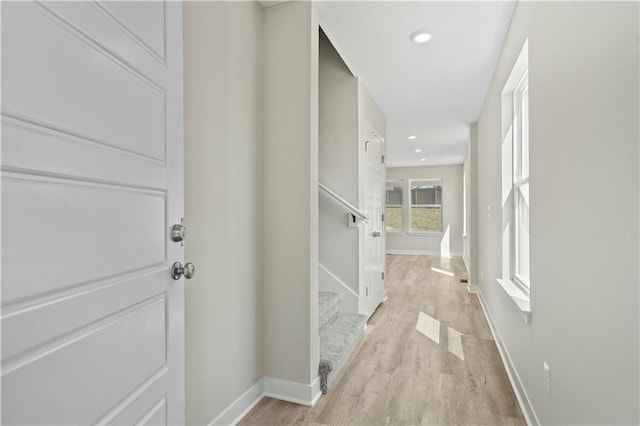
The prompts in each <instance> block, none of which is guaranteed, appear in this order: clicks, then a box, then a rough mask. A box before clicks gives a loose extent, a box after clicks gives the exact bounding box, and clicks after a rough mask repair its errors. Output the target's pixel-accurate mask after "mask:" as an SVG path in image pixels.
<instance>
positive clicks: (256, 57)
mask: <svg viewBox="0 0 640 426" xmlns="http://www.w3.org/2000/svg"><path fill="white" fill-rule="evenodd" d="M261 38H262V8H261V7H260V6H259V5H258V4H257V3H253V2H228V3H227V2H186V3H185V4H184V88H185V109H184V111H185V138H184V140H185V141H184V145H185V225H186V226H187V238H186V242H185V258H186V260H187V261H189V262H193V263H194V264H195V265H196V271H197V272H196V276H195V277H194V278H193V279H191V280H190V281H186V283H185V291H186V309H185V313H186V382H187V383H186V384H187V387H186V400H187V407H186V411H187V417H186V420H187V423H188V424H208V423H210V422H211V421H212V420H213V419H214V418H215V417H217V416H218V414H220V412H221V411H222V410H223V409H224V408H226V407H227V406H228V405H229V404H231V403H232V402H233V401H234V400H235V399H236V398H237V397H239V396H240V395H241V394H242V393H243V392H245V391H246V390H247V389H248V388H249V387H250V386H252V385H253V384H254V383H255V382H256V381H257V380H258V379H260V378H261V377H262V375H263V369H262V339H261V335H262V333H261V328H262V327H261V322H262V321H261V311H262V308H261V301H262V296H261V292H260V287H261V273H260V269H261V268H260V262H261V253H262V252H261V250H262V247H261V239H260V235H261V231H260V227H261V222H260V220H259V218H260V217H261V214H260V209H261V207H260V202H259V198H260V195H259V194H260V190H259V180H260V179H258V177H259V175H260V169H261V153H260V149H261V148H260V147H261V144H262V129H261V112H260V110H261V98H262V90H261V68H262V63H261V57H262V42H261ZM238 52H241V54H239V53H238Z"/></svg>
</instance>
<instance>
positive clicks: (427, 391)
mask: <svg viewBox="0 0 640 426" xmlns="http://www.w3.org/2000/svg"><path fill="white" fill-rule="evenodd" d="M432 268H435V269H437V270H440V272H439V271H435V270H433V269H432ZM442 272H445V273H442ZM446 272H448V273H453V274H454V276H453V277H451V276H449V275H447V274H446ZM466 274H467V273H466V269H465V267H464V264H463V263H462V261H461V260H460V259H446V258H440V257H436V256H399V255H388V256H387V280H386V285H387V295H388V300H387V302H386V303H384V304H383V305H381V306H380V307H379V308H378V310H377V311H376V312H375V313H374V315H373V316H372V317H371V318H370V320H369V323H368V326H367V330H366V333H365V337H364V339H363V341H362V342H361V344H360V345H359V347H358V348H356V350H355V351H354V353H353V355H352V356H351V359H350V360H349V361H348V363H347V365H346V366H345V367H344V369H343V370H342V372H341V373H340V375H339V376H338V377H337V378H336V380H335V381H334V382H333V384H332V386H331V387H330V388H329V393H328V394H327V395H323V396H322V397H321V398H320V400H319V401H318V402H317V404H316V406H315V407H304V406H301V405H297V404H291V403H287V402H283V401H279V400H276V399H272V398H264V399H263V400H262V401H261V402H260V403H259V404H258V405H256V407H255V408H254V409H253V410H251V412H249V414H247V416H246V417H245V418H244V419H243V420H242V421H241V422H240V423H239V424H240V425H294V424H295V425H319V424H321V425H414V424H436V425H454V424H469V425H471V424H473V425H478V424H485V425H524V424H525V422H524V419H523V417H522V413H521V411H520V408H519V406H518V404H517V402H516V397H515V395H514V393H513V390H512V388H511V385H510V384H509V379H508V378H507V375H506V372H505V370H504V367H503V365H502V362H501V360H500V355H499V353H498V350H497V348H496V345H495V342H494V341H493V337H492V335H491V331H490V330H489V327H488V325H487V322H486V319H485V318H484V315H483V313H482V308H481V307H480V303H479V302H478V299H477V297H476V296H475V295H473V294H469V293H468V292H467V290H466V284H463V283H461V282H460V278H462V277H465V278H466V276H467V275H466ZM420 312H423V313H425V314H427V315H429V316H431V317H433V318H435V319H436V320H438V321H440V333H439V343H436V342H435V341H434V340H437V337H435V336H434V340H431V339H429V338H428V337H426V336H425V335H424V334H421V333H420V332H418V331H417V330H416V323H417V321H418V316H419V313H420ZM436 330H437V329H436ZM436 334H437V332H436ZM460 334H462V337H460ZM450 340H451V342H450ZM460 342H461V345H460ZM456 343H457V344H456ZM461 358H464V359H461Z"/></svg>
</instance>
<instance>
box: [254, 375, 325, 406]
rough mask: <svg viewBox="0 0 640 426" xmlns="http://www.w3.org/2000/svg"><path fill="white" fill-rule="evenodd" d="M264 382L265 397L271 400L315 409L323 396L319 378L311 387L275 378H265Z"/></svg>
mask: <svg viewBox="0 0 640 426" xmlns="http://www.w3.org/2000/svg"><path fill="white" fill-rule="evenodd" d="M263 380H264V396H269V397H271V398H276V399H281V400H283V401H289V402H294V403H296V404H301V405H306V406H308V407H313V406H314V405H315V404H316V402H317V401H318V399H320V396H322V391H321V390H320V377H319V376H318V377H316V379H315V380H314V381H313V382H312V383H311V384H309V385H305V384H302V383H297V382H290V381H288V380H281V379H276V378H273V377H265V378H264V379H263Z"/></svg>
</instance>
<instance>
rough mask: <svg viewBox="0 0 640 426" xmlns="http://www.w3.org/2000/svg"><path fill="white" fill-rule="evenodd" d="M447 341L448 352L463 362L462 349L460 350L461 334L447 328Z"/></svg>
mask: <svg viewBox="0 0 640 426" xmlns="http://www.w3.org/2000/svg"><path fill="white" fill-rule="evenodd" d="M447 338H448V339H447V341H448V344H449V348H448V349H449V352H451V353H452V354H454V355H455V356H457V357H458V358H460V359H461V360H463V361H464V349H462V333H460V332H459V331H458V330H455V329H453V328H451V327H447Z"/></svg>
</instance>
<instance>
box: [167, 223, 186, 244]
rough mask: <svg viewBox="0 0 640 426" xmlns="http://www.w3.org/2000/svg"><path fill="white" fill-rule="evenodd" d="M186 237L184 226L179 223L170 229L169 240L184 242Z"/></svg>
mask: <svg viewBox="0 0 640 426" xmlns="http://www.w3.org/2000/svg"><path fill="white" fill-rule="evenodd" d="M186 236H187V228H186V226H184V225H181V224H179V223H177V224H175V225H173V226H172V227H171V240H173V241H175V242H176V243H179V242H180V241H184V237H186Z"/></svg>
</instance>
